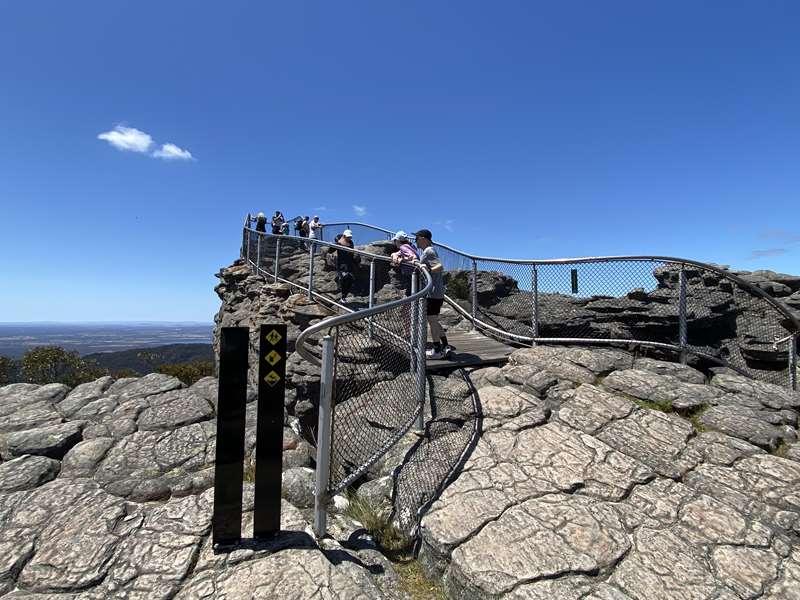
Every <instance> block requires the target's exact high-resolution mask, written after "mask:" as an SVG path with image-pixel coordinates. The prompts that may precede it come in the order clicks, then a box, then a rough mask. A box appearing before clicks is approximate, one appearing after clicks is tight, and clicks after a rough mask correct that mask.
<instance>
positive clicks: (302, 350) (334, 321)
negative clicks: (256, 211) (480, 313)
mask: <svg viewBox="0 0 800 600" xmlns="http://www.w3.org/2000/svg"><path fill="white" fill-rule="evenodd" d="M248 216H249V215H248ZM245 222H247V220H246V221H245ZM245 230H246V231H247V232H248V233H250V234H251V235H252V234H254V235H257V236H262V237H265V238H274V239H276V240H293V241H295V242H297V243H300V244H314V245H316V246H325V247H327V248H334V249H335V250H343V251H346V252H350V253H351V254H355V255H358V256H363V257H366V258H369V259H370V260H378V261H383V262H388V263H391V259H390V258H389V257H388V256H382V255H380V254H373V253H371V252H365V251H364V250H358V249H356V248H348V247H347V246H341V245H339V244H337V243H335V242H326V241H324V240H318V239H311V238H307V237H300V236H294V235H284V234H280V235H276V234H272V233H267V232H264V231H255V230H254V229H250V228H249V227H246V228H245ZM257 268H258V267H257ZM414 268H415V269H417V271H418V272H420V273H422V274H423V276H424V277H425V285H424V286H423V287H422V289H421V290H419V291H418V292H416V293H414V294H412V295H410V296H407V297H405V298H400V299H399V300H392V301H391V302H387V303H386V304H379V305H377V306H373V307H372V308H364V309H361V310H358V311H352V310H351V309H349V308H348V307H346V306H343V305H341V304H339V303H338V302H336V301H335V300H333V299H331V298H327V297H325V296H324V295H322V294H319V293H317V292H314V291H313V290H312V294H314V295H315V296H319V297H320V299H322V300H324V301H326V302H328V303H330V304H334V305H336V306H337V307H338V308H342V309H345V310H348V311H350V312H349V313H348V314H344V315H336V316H331V317H327V318H325V319H323V320H322V321H320V322H319V323H317V324H315V325H312V326H310V327H308V328H306V329H304V330H303V331H302V332H301V333H300V335H299V336H298V338H297V341H296V342H295V348H296V349H297V352H298V353H299V354H300V356H302V357H303V358H304V359H306V360H307V361H309V362H311V363H312V364H314V365H316V366H320V365H321V362H320V360H319V359H318V358H317V357H316V356H315V355H314V354H312V353H311V352H310V351H309V350H308V349H307V348H306V339H307V338H308V337H309V336H310V335H313V334H314V333H316V332H318V331H321V330H323V329H331V328H333V327H337V326H339V325H345V324H347V323H353V322H355V321H360V320H362V319H367V318H369V317H373V316H375V315H378V314H380V313H382V312H386V311H389V310H392V309H394V308H397V307H398V306H403V305H406V304H407V305H411V304H412V303H413V302H416V301H417V300H419V299H421V298H424V297H426V296H427V295H428V292H430V290H431V288H432V287H433V279H432V278H431V275H430V272H429V271H428V269H427V268H425V267H424V266H420V265H417V266H415V267H414ZM278 279H279V280H281V281H283V282H285V283H289V284H291V285H295V286H297V287H301V288H302V289H305V286H300V285H299V284H296V283H295V282H292V281H289V280H287V279H283V278H281V277H278ZM376 327H377V325H376Z"/></svg>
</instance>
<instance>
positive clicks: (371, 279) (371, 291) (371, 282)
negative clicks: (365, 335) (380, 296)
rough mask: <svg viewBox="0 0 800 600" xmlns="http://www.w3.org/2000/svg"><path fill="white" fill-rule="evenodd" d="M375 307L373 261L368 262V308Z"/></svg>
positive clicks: (370, 325)
mask: <svg viewBox="0 0 800 600" xmlns="http://www.w3.org/2000/svg"><path fill="white" fill-rule="evenodd" d="M374 305H375V259H374V258H373V259H372V260H370V261H369V308H372V307H373V306H374ZM367 330H368V332H369V339H372V317H370V318H369V325H368V327H367Z"/></svg>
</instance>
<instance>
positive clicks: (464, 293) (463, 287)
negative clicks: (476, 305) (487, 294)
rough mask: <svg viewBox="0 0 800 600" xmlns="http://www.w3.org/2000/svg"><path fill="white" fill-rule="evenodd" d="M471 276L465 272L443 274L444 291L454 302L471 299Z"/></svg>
mask: <svg viewBox="0 0 800 600" xmlns="http://www.w3.org/2000/svg"><path fill="white" fill-rule="evenodd" d="M471 280H472V276H471V274H470V273H467V271H454V272H451V273H447V274H445V289H446V293H447V295H448V296H450V297H451V298H453V299H454V300H469V299H470V298H471V297H472V281H471Z"/></svg>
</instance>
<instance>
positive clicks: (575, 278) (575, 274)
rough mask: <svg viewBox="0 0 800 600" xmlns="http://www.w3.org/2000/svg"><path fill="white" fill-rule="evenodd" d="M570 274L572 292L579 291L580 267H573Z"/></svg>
mask: <svg viewBox="0 0 800 600" xmlns="http://www.w3.org/2000/svg"><path fill="white" fill-rule="evenodd" d="M570 276H571V278H572V293H573V294H577V293H578V269H572V270H571V271H570Z"/></svg>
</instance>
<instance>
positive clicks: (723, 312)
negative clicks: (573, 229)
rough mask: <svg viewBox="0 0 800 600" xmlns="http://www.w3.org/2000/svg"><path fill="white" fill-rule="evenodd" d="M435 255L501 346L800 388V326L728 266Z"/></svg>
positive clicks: (462, 300) (640, 259) (365, 232)
mask: <svg viewBox="0 0 800 600" xmlns="http://www.w3.org/2000/svg"><path fill="white" fill-rule="evenodd" d="M327 227H328V228H329V229H330V230H335V229H336V228H341V227H349V228H350V229H352V230H353V232H354V235H355V234H356V233H358V234H359V235H358V237H359V238H360V239H361V240H366V239H370V238H375V239H385V238H387V237H391V235H392V232H391V231H390V230H388V229H385V228H382V227H376V226H374V225H370V224H367V223H361V222H353V221H350V222H341V223H331V224H328V225H327ZM409 231H410V230H409ZM434 246H435V247H436V248H437V251H438V253H439V256H440V258H441V259H442V262H443V263H444V265H445V271H446V278H447V297H446V298H447V300H448V303H449V304H450V305H451V306H452V307H453V308H454V309H455V310H456V312H458V313H459V314H460V315H461V316H462V317H463V318H465V319H468V320H469V321H470V322H471V323H472V325H473V326H474V327H475V328H477V329H480V330H482V331H484V332H485V333H487V334H490V335H492V336H494V337H498V338H500V339H503V340H505V341H509V342H516V343H520V344H538V343H549V344H613V345H619V344H636V345H638V346H642V347H649V348H653V349H654V350H655V351H666V352H671V353H677V354H679V355H680V357H681V359H682V360H683V361H685V360H686V359H687V357H688V356H689V355H694V356H696V357H698V358H700V359H704V360H708V361H711V362H713V363H717V364H720V365H723V366H727V367H729V368H731V369H734V370H735V371H737V372H739V373H741V374H743V375H746V376H748V377H751V378H754V379H758V380H762V381H767V382H769V383H775V384H778V385H782V386H786V387H789V388H791V389H797V344H798V338H799V337H800V322H799V321H798V319H797V318H796V317H795V316H794V315H793V314H792V313H791V312H790V311H789V310H788V308H787V307H786V306H784V305H783V304H782V303H781V302H779V301H778V300H776V299H775V298H773V297H771V296H769V295H768V294H767V293H766V292H764V291H763V290H762V289H760V288H759V287H757V286H755V285H753V284H751V283H749V282H747V281H745V280H744V279H742V278H741V277H738V276H737V275H735V274H733V273H731V272H729V271H727V270H725V269H722V268H720V267H718V266H715V265H710V264H706V263H702V262H699V261H695V260H690V259H684V258H677V257H670V256H597V257H585V258H562V259H547V260H531V259H508V258H497V257H488V256H478V255H474V254H470V253H467V252H464V251H461V250H458V249H456V248H453V247H451V246H448V245H447V244H442V243H440V242H434Z"/></svg>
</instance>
